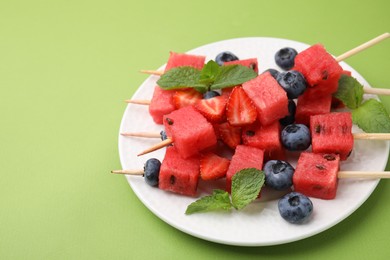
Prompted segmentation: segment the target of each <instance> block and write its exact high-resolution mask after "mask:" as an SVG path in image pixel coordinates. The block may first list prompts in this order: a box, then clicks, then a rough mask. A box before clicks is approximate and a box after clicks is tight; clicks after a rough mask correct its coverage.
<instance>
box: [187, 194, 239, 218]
mask: <svg viewBox="0 0 390 260" xmlns="http://www.w3.org/2000/svg"><path fill="white" fill-rule="evenodd" d="M231 208H232V205H231V203H230V198H229V193H228V192H226V191H224V190H214V191H213V194H212V195H210V196H205V197H202V198H200V199H198V200H197V201H195V202H192V203H191V204H190V205H188V207H187V210H186V212H185V213H186V214H187V215H189V214H193V213H198V212H207V211H215V210H229V209H231Z"/></svg>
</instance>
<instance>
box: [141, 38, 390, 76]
mask: <svg viewBox="0 0 390 260" xmlns="http://www.w3.org/2000/svg"><path fill="white" fill-rule="evenodd" d="M389 37H390V33H388V32H386V33H383V34H381V35H379V36H377V37H375V38H373V39H371V40H369V41H367V42H365V43H363V44H361V45H359V46H357V47H355V48H353V49H351V50H349V51H347V52H345V53H343V54H341V55H339V56H337V57H336V58H335V60H336V61H337V62H341V61H343V60H345V59H347V58H349V57H351V56H353V55H355V54H357V53H359V52H361V51H364V50H365V49H368V48H370V47H372V46H374V45H376V44H377V43H379V42H381V41H383V40H385V39H387V38H389ZM140 72H141V73H145V74H151V75H157V76H161V75H162V74H164V71H160V70H141V71H140Z"/></svg>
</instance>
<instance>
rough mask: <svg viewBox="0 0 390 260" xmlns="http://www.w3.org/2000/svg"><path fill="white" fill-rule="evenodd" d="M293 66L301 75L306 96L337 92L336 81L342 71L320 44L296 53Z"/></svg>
mask: <svg viewBox="0 0 390 260" xmlns="http://www.w3.org/2000/svg"><path fill="white" fill-rule="evenodd" d="M294 62H295V66H294V68H293V70H297V71H299V72H301V73H302V74H303V76H304V77H305V79H306V82H307V83H308V84H309V88H307V89H306V92H307V95H310V96H312V97H318V96H323V95H331V94H332V93H334V92H336V91H337V87H338V81H339V79H340V76H341V73H342V72H343V69H342V68H341V66H340V65H339V63H338V62H337V61H336V60H335V59H334V58H333V57H332V55H330V54H329V53H328V52H327V51H326V50H325V48H324V46H322V45H321V44H315V45H313V46H311V47H309V48H307V49H306V50H304V51H302V52H300V53H298V55H297V56H296V57H295V60H294Z"/></svg>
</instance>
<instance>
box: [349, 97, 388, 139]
mask: <svg viewBox="0 0 390 260" xmlns="http://www.w3.org/2000/svg"><path fill="white" fill-rule="evenodd" d="M352 121H353V123H354V124H356V125H358V126H359V127H360V128H361V129H362V130H363V131H365V132H367V133H390V116H389V114H388V113H387V111H386V108H385V107H384V106H383V104H382V103H381V102H379V101H378V100H376V99H369V100H367V101H366V102H364V103H363V104H362V105H361V106H359V107H358V108H357V109H354V110H352Z"/></svg>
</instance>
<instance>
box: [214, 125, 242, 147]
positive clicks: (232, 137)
mask: <svg viewBox="0 0 390 260" xmlns="http://www.w3.org/2000/svg"><path fill="white" fill-rule="evenodd" d="M218 133H219V136H220V138H221V139H222V141H223V142H224V143H225V144H227V145H228V146H229V147H230V148H232V149H235V148H236V146H237V145H239V144H241V127H237V126H232V125H230V124H229V123H228V122H225V123H222V124H220V125H219V126H218Z"/></svg>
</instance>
